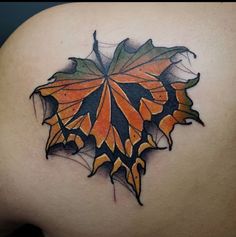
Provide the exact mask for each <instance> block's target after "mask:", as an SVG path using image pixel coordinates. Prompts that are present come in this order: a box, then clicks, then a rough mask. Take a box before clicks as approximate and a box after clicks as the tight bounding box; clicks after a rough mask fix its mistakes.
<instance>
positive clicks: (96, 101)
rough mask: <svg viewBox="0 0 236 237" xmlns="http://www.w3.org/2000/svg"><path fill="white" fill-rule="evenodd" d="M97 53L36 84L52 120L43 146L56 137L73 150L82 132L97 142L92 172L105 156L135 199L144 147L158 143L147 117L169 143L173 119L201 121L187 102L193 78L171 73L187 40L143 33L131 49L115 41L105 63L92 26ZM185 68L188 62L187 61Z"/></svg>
mask: <svg viewBox="0 0 236 237" xmlns="http://www.w3.org/2000/svg"><path fill="white" fill-rule="evenodd" d="M93 36H94V44H93V51H94V53H95V55H96V60H91V59H88V58H87V59H82V58H70V59H71V60H72V61H73V62H74V64H75V67H74V68H73V70H72V71H70V72H57V73H55V74H54V75H53V76H52V78H50V82H49V83H47V84H45V85H42V86H39V87H37V88H36V89H35V90H34V92H33V93H32V94H35V93H37V94H39V95H40V96H41V97H42V98H43V99H45V100H47V101H48V102H49V104H50V108H51V109H50V111H51V114H50V116H48V117H46V118H45V119H44V123H46V124H48V125H50V132H49V137H48V140H47V144H46V154H47V156H48V155H49V154H50V151H51V150H52V149H53V148H54V147H56V146H58V145H63V146H65V145H68V144H71V145H73V147H75V148H76V151H75V153H77V152H79V151H80V150H81V149H82V148H83V147H84V146H85V144H86V143H87V142H88V139H92V140H93V143H94V144H95V157H94V160H93V167H92V171H91V173H90V175H89V176H90V177H91V176H93V175H94V174H95V173H96V171H97V170H98V168H99V167H101V166H104V165H105V164H107V163H108V164H110V166H109V167H111V168H110V170H109V174H110V177H111V179H112V177H113V175H114V174H115V173H117V172H119V171H120V170H121V169H123V170H125V179H126V182H127V183H128V184H129V185H130V187H131V188H132V190H133V192H134V193H135V196H136V198H137V201H138V202H139V204H140V205H142V203H141V201H140V193H141V172H143V174H144V173H145V168H146V162H145V160H144V158H143V156H144V155H143V154H144V151H147V150H149V149H159V147H158V144H157V143H156V141H155V140H154V138H153V135H152V134H151V133H150V132H149V131H148V129H147V124H149V123H153V124H155V125H156V126H157V127H158V129H159V130H160V131H161V132H162V133H163V135H164V136H165V137H166V139H167V141H168V145H169V149H170V150H171V147H172V144H173V141H172V138H171V132H172V131H173V129H174V126H175V125H176V124H190V123H189V122H187V121H186V120H187V119H192V120H195V121H197V122H199V123H200V124H202V125H203V122H202V121H201V119H200V118H199V113H198V112H197V111H195V110H193V109H192V108H191V107H192V105H193V103H192V101H191V99H190V98H189V96H188V95H187V89H188V88H191V87H193V86H195V85H196V84H197V83H198V81H199V78H200V74H195V75H196V76H195V78H193V79H188V80H181V78H179V77H177V76H175V75H174V74H173V73H171V69H172V68H173V67H174V66H177V65H178V63H180V61H177V62H175V61H174V58H175V56H176V55H178V54H184V53H191V54H193V55H194V56H195V57H196V55H195V54H194V53H192V52H191V51H190V50H189V49H188V48H186V47H171V48H166V47H155V46H154V45H153V44H152V40H148V41H147V42H146V43H144V44H143V45H141V46H140V47H139V48H138V49H135V50H130V49H129V47H128V46H127V41H128V39H126V40H123V41H122V42H120V43H119V44H118V46H117V47H116V49H115V52H114V54H113V57H112V59H111V60H110V62H109V63H107V64H105V63H104V62H103V60H102V56H101V53H100V51H99V49H98V41H97V39H96V31H95V32H94V34H93ZM186 70H187V69H186Z"/></svg>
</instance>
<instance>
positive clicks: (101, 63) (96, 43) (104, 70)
mask: <svg viewBox="0 0 236 237" xmlns="http://www.w3.org/2000/svg"><path fill="white" fill-rule="evenodd" d="M96 36H97V31H96V30H95V31H94V33H93V39H94V43H93V50H94V53H95V55H96V57H97V60H98V62H99V64H100V66H101V69H102V72H103V73H104V75H106V74H107V71H106V68H105V67H104V64H103V62H102V58H101V55H100V53H99V49H98V40H97V38H96Z"/></svg>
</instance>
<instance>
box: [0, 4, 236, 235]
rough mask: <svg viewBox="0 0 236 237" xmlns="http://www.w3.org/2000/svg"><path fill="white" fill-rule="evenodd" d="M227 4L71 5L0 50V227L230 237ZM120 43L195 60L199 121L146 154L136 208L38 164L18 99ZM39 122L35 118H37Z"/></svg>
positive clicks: (69, 169)
mask: <svg viewBox="0 0 236 237" xmlns="http://www.w3.org/2000/svg"><path fill="white" fill-rule="evenodd" d="M235 10H236V5H235V4H229V3H214V4H210V3H209V4H207V3H204V4H201V3H191V4H187V3H180V4H175V3H145V4H144V3H73V4H65V5H61V6H57V7H54V8H50V9H48V10H46V11H43V12H41V13H39V14H37V15H36V16H34V17H32V18H31V19H29V20H28V21H27V22H25V23H24V24H23V25H22V26H20V27H19V28H18V29H17V30H16V31H15V32H14V33H13V34H12V35H11V37H10V38H9V39H8V40H7V42H6V43H5V44H4V45H3V46H2V48H1V49H0V73H1V74H0V75H1V76H0V101H1V103H0V115H1V116H0V127H1V139H0V149H1V155H0V164H1V165H0V209H1V210H0V225H1V226H2V229H4V228H7V227H8V225H9V228H10V227H11V228H12V227H14V225H17V224H23V223H32V224H35V225H37V226H39V227H40V228H42V230H43V231H44V233H45V236H49V237H54V236H55V237H67V236H71V237H73V236H75V237H78V236H83V237H85V236H89V237H90V236H91V237H92V236H104V237H105V236H113V237H116V236H120V235H122V236H136V237H139V236H140V237H141V236H158V237H172V236H175V237H199V236H201V237H211V236H214V237H222V236H226V237H233V236H236V228H235V226H236V204H235V198H236V182H235V180H236V158H235V157H236V148H235V145H236V144H235V139H236V125H235V121H236V110H235V103H236V98H235V89H236V83H235V73H236V69H235V65H236V26H235V22H236V15H235ZM94 30H97V34H98V38H99V39H100V40H101V41H103V42H109V43H118V42H120V41H122V40H123V39H125V38H126V37H129V38H130V40H131V41H132V42H135V43H136V44H142V43H144V42H145V41H146V40H147V39H149V38H151V39H152V40H153V43H154V45H155V46H166V47H171V46H176V45H183V46H186V47H188V48H189V49H190V50H192V51H193V52H195V53H196V54H197V56H198V57H197V59H196V60H194V61H193V62H192V63H193V67H194V69H195V70H196V71H199V72H200V73H201V79H200V82H199V83H198V84H197V85H196V86H195V87H194V88H191V89H190V90H189V91H188V93H189V95H190V97H191V98H192V100H193V101H194V105H193V108H194V109H196V110H198V111H199V113H200V116H201V119H202V120H203V121H204V123H205V125H206V126H205V127H202V126H201V125H199V124H198V123H196V122H193V124H192V125H191V126H180V125H177V126H176V127H175V130H174V131H173V133H172V137H173V141H174V145H173V149H172V151H167V150H163V151H155V152H151V153H150V154H149V159H148V162H147V173H146V174H145V176H143V177H142V197H141V198H142V201H143V202H144V206H142V207H141V206H139V205H138V204H137V202H136V201H135V199H134V198H133V196H132V195H130V193H129V192H128V191H127V189H125V188H124V187H122V186H120V185H116V193H117V201H116V202H114V199H113V187H112V185H111V183H110V180H109V178H107V177H104V175H102V174H97V175H95V176H94V177H91V178H88V177H87V175H88V174H89V173H88V171H87V170H86V169H84V168H83V167H81V166H79V165H78V164H76V163H75V162H72V161H71V160H67V159H59V158H52V159H49V160H46V159H45V143H46V140H47V137H48V131H49V126H47V125H44V126H42V125H41V117H40V109H39V116H38V119H36V118H35V115H34V110H33V106H32V101H31V100H29V95H30V94H31V93H32V91H33V90H34V88H35V87H37V86H38V85H42V84H45V83H46V82H47V79H48V78H49V77H51V75H52V74H53V73H55V72H56V71H60V70H61V69H63V68H65V66H66V65H68V60H67V59H68V57H81V58H83V57H86V56H87V55H88V54H89V52H90V51H91V46H92V43H93V39H92V33H93V32H94ZM41 115H42V113H41Z"/></svg>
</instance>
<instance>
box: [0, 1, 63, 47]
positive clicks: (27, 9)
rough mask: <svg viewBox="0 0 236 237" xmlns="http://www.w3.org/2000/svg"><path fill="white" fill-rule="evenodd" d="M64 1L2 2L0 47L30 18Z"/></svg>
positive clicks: (0, 11)
mask: <svg viewBox="0 0 236 237" xmlns="http://www.w3.org/2000/svg"><path fill="white" fill-rule="evenodd" d="M63 3H65V2H0V47H1V46H2V44H3V43H4V42H5V41H6V39H7V38H8V37H9V36H10V34H11V33H13V32H14V31H15V30H16V28H17V27H18V26H20V25H21V24H22V23H23V22H24V21H26V20H27V19H28V18H30V17H31V16H33V15H35V14H37V13H38V12H40V11H42V10H44V9H47V8H49V7H53V6H56V5H59V4H63Z"/></svg>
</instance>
